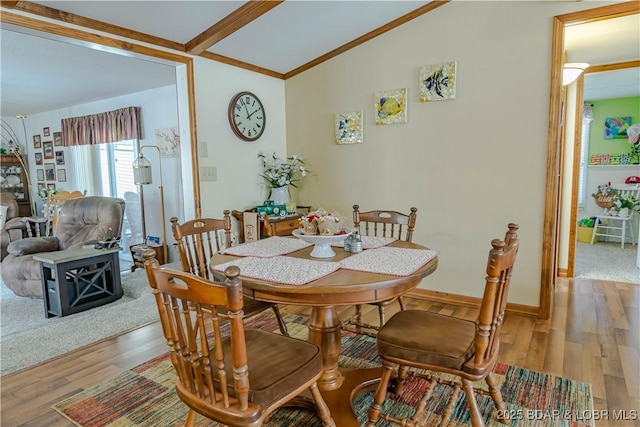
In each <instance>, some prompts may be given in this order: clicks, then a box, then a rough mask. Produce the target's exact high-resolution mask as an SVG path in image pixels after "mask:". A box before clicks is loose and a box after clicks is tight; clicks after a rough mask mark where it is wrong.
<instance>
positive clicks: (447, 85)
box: [418, 61, 456, 102]
mask: <svg viewBox="0 0 640 427" xmlns="http://www.w3.org/2000/svg"><path fill="white" fill-rule="evenodd" d="M418 87H419V90H418V99H419V100H420V102H430V101H446V100H448V99H455V98H456V62H455V61H451V62H442V63H440V64H431V65H425V66H423V67H422V68H421V69H420V81H419V82H418Z"/></svg>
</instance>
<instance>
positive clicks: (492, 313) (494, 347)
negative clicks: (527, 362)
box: [467, 223, 520, 367]
mask: <svg viewBox="0 0 640 427" xmlns="http://www.w3.org/2000/svg"><path fill="white" fill-rule="evenodd" d="M508 227H509V230H508V231H507V232H506V234H505V237H504V240H500V239H494V240H492V241H491V246H492V247H493V249H491V250H490V251H489V259H488V260H487V277H486V284H485V288H484V295H483V298H482V304H481V305H480V313H479V314H478V319H477V327H476V336H475V356H474V358H473V359H472V361H470V362H471V363H472V365H475V366H478V367H484V366H486V364H487V362H488V361H490V360H492V359H493V358H494V357H497V354H498V350H499V347H500V329H501V328H502V322H503V320H504V311H505V308H506V306H507V297H508V295H509V284H510V282H511V274H512V273H513V265H514V264H515V261H516V255H517V254H518V248H519V245H520V240H519V239H518V235H517V231H518V228H519V227H518V225H516V224H513V223H511V224H509V226H508ZM467 366H469V367H471V366H470V365H469V363H468V364H467Z"/></svg>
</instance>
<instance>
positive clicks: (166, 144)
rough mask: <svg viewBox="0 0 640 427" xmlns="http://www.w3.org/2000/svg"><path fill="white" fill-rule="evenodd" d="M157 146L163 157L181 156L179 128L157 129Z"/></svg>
mask: <svg viewBox="0 0 640 427" xmlns="http://www.w3.org/2000/svg"><path fill="white" fill-rule="evenodd" d="M155 134H156V145H157V146H158V148H159V149H160V156H162V157H178V156H180V133H179V132H178V128H177V127H174V128H165V129H156V130H155Z"/></svg>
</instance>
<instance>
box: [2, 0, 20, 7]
mask: <svg viewBox="0 0 640 427" xmlns="http://www.w3.org/2000/svg"><path fill="white" fill-rule="evenodd" d="M19 2H20V0H15V1H8V0H2V1H1V2H0V4H1V5H2V7H6V8H7V9H13V8H14V7H16V4H18V3H19Z"/></svg>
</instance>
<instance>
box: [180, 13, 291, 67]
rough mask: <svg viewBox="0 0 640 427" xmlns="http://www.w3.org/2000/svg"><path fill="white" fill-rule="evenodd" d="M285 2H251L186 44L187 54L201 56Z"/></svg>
mask: <svg viewBox="0 0 640 427" xmlns="http://www.w3.org/2000/svg"><path fill="white" fill-rule="evenodd" d="M283 1H284V0H250V1H248V2H247V3H245V4H244V5H242V6H241V7H239V8H238V9H236V10H234V11H233V12H231V13H230V14H229V15H227V16H225V17H224V18H223V19H221V20H220V21H218V22H217V23H215V24H214V25H212V26H211V27H209V28H208V29H207V30H205V31H203V32H202V33H200V34H198V35H197V36H196V37H194V38H193V39H191V40H190V41H188V42H187V43H186V44H185V52H186V53H190V54H192V55H200V54H201V53H202V52H204V51H205V50H207V49H208V48H210V47H211V46H213V45H214V44H216V43H218V42H219V41H220V40H223V39H224V38H225V37H227V36H229V35H231V34H233V33H235V32H236V31H238V30H239V29H241V28H242V27H244V26H245V25H247V24H249V23H250V22H251V21H253V20H255V19H258V18H259V17H261V16H262V15H264V14H265V13H267V12H269V11H270V10H271V9H273V8H274V7H276V6H278V5H279V4H281V3H282V2H283Z"/></svg>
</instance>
